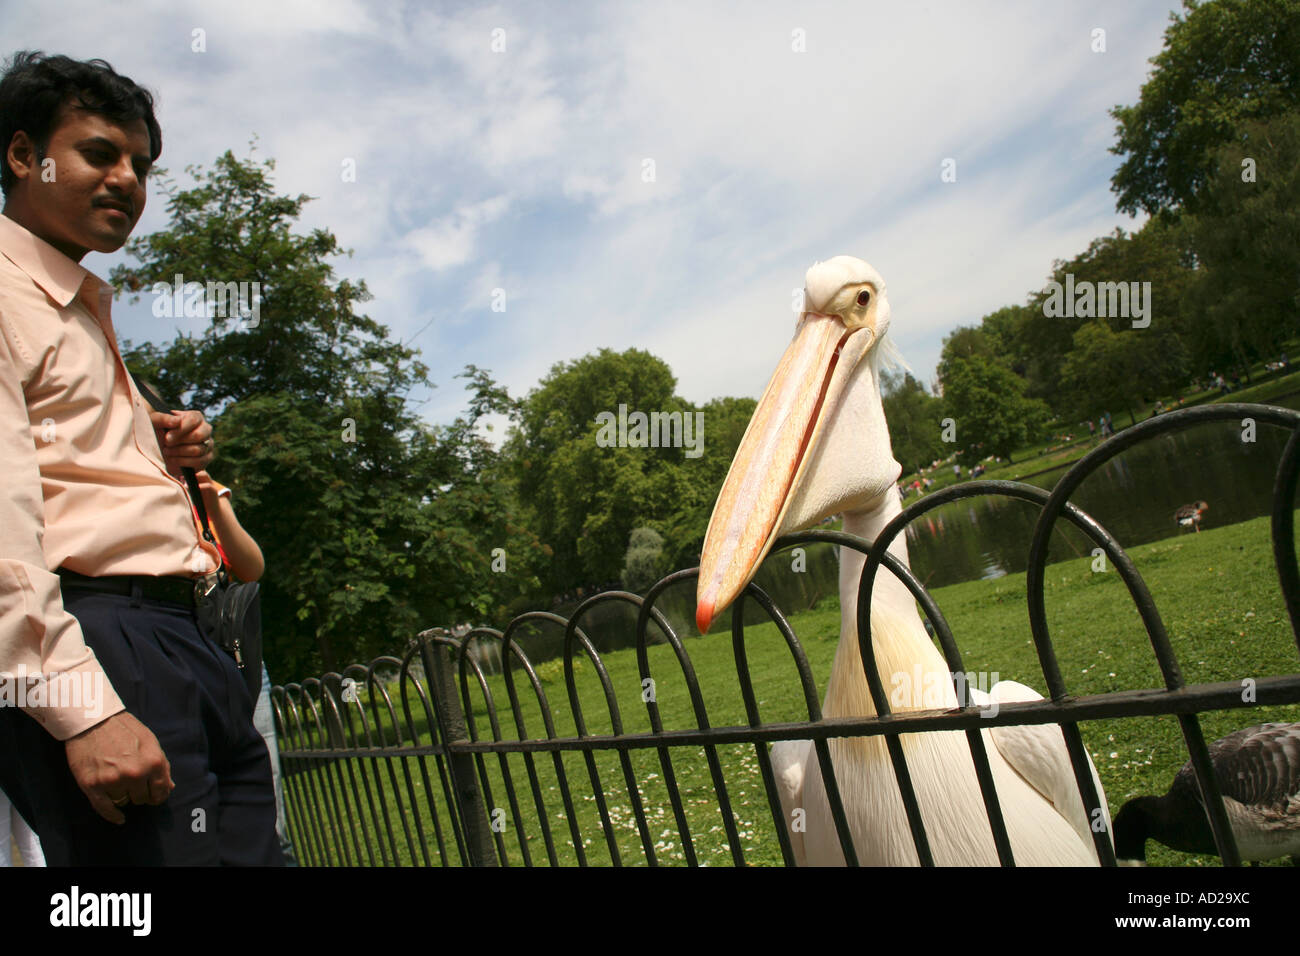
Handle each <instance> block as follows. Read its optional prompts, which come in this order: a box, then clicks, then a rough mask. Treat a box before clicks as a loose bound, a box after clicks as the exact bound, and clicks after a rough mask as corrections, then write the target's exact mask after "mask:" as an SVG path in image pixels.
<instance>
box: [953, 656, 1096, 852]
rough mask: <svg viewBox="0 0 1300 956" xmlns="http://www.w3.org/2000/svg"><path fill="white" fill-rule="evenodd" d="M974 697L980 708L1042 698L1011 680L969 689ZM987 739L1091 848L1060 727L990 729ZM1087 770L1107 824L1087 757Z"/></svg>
mask: <svg viewBox="0 0 1300 956" xmlns="http://www.w3.org/2000/svg"><path fill="white" fill-rule="evenodd" d="M970 694H971V699H972V701H973V702H974V703H975V704H977V705H979V706H987V705H988V704H989V703H991V702H992V701H996V702H997V703H999V704H1010V703H1017V702H1021V701H1034V700H1042V699H1043V697H1042V695H1041V694H1039V693H1038V692H1037V691H1035V690H1033V688H1030V687H1026V686H1025V685H1024V684H1018V683H1016V682H1015V681H1005V680H1004V681H1001V682H1000V683H998V684H996V685H994V687H993V689H992V691H991V693H989V694H985V693H984V692H982V691H980V690H978V689H976V688H971V690H970ZM985 734H986V736H987V737H989V738H991V739H992V741H993V744H994V746H995V747H997V749H998V753H1000V754H1001V755H1002V757H1003V759H1005V760H1006V762H1007V763H1008V764H1010V765H1011V768H1012V769H1013V770H1015V772H1016V773H1018V774H1019V775H1020V776H1021V777H1022V778H1024V780H1025V782H1026V783H1028V784H1029V785H1030V786H1031V787H1033V788H1034V789H1035V790H1037V791H1038V792H1039V793H1040V794H1042V795H1043V798H1044V799H1045V800H1047V801H1048V802H1049V803H1051V804H1052V806H1054V807H1055V808H1056V811H1057V812H1058V813H1059V814H1061V816H1063V817H1064V818H1065V819H1066V820H1067V821H1069V823H1070V826H1072V827H1073V828H1074V830H1075V832H1076V833H1078V834H1079V839H1081V840H1083V841H1084V844H1085V845H1086V846H1089V847H1091V846H1092V845H1093V842H1092V830H1091V829H1090V828H1089V826H1088V815H1087V813H1085V812H1084V808H1083V800H1082V798H1080V796H1079V785H1078V783H1077V782H1076V781H1075V779H1074V769H1073V768H1072V767H1071V765H1070V755H1069V752H1068V751H1067V750H1066V748H1065V737H1064V735H1063V734H1062V733H1061V728H1060V727H1058V726H1057V725H1055V724H1024V725H1021V726H1018V727H994V728H993V729H992V730H989V731H986V732H985ZM1088 769H1089V770H1091V771H1092V780H1093V783H1094V785H1095V786H1096V787H1097V795H1098V796H1099V797H1100V798H1101V807H1102V811H1103V813H1104V814H1105V820H1106V825H1107V826H1108V827H1109V825H1110V807H1109V806H1107V804H1106V792H1105V790H1103V789H1102V786H1101V780H1100V779H1099V778H1098V776H1097V768H1096V767H1094V766H1093V764H1092V760H1091V759H1089V760H1088Z"/></svg>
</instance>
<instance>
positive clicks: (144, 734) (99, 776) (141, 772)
mask: <svg viewBox="0 0 1300 956" xmlns="http://www.w3.org/2000/svg"><path fill="white" fill-rule="evenodd" d="M64 747H65V749H66V751H67V755H68V768H69V769H70V770H71V771H72V776H73V778H74V779H75V780H76V781H77V786H79V787H80V788H81V792H82V793H84V794H85V795H86V799H87V800H89V801H90V805H91V806H92V807H94V808H95V812H96V813H98V814H99V815H100V816H101V817H103V818H104V819H105V820H107V821H108V822H109V823H125V822H126V817H124V816H123V815H122V811H121V810H120V809H118V808H119V807H122V806H125V805H126V802H127V800H130V801H131V802H132V803H135V804H146V803H152V804H159V803H162V802H163V801H164V800H166V799H167V798H168V797H169V796H171V792H172V791H173V790H174V789H176V785H175V784H174V783H172V773H171V765H170V764H169V763H168V762H167V756H166V755H165V754H164V753H163V752H162V748H161V747H160V746H158V738H157V737H155V736H154V735H153V731H151V730H150V729H149V728H148V727H146V726H145V725H144V724H142V723H140V721H138V720H136V719H135V718H134V717H132V716H131V715H130V714H128V713H127V712H126V711H120V712H118V713H116V714H114V715H113V716H112V717H109V718H108V719H107V720H102V721H100V722H99V723H97V724H96V725H95V726H94V727H91V728H90V729H89V730H83V731H82V732H81V733H79V734H77V736H75V737H70V738H68V740H67V741H65V742H64Z"/></svg>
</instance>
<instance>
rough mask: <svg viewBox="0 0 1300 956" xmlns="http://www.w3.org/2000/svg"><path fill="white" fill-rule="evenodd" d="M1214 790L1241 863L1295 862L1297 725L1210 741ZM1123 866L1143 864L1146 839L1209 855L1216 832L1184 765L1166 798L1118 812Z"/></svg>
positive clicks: (1298, 853)
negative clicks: (1287, 858) (1285, 859)
mask: <svg viewBox="0 0 1300 956" xmlns="http://www.w3.org/2000/svg"><path fill="white" fill-rule="evenodd" d="M1210 763H1211V764H1212V765H1213V767H1214V776H1215V779H1216V780H1218V782H1219V791H1220V792H1221V793H1222V794H1223V802H1224V806H1225V809H1226V810H1227V811H1228V822H1229V824H1230V825H1231V826H1232V833H1233V835H1234V836H1235V837H1236V838H1237V849H1238V850H1240V851H1241V858H1242V859H1243V860H1272V859H1274V858H1276V857H1280V856H1290V857H1291V858H1292V859H1293V860H1295V862H1297V863H1300V724H1260V725H1259V726H1257V727H1247V728H1246V729H1245V730H1238V731H1237V732H1236V733H1232V734H1229V735H1228V736H1226V737H1224V738H1223V739H1222V740H1216V741H1215V742H1214V743H1212V744H1210ZM1113 829H1114V834H1115V854H1116V856H1118V857H1119V862H1120V863H1121V865H1129V866H1145V865H1146V858H1147V849H1146V844H1147V840H1149V839H1150V840H1157V841H1159V842H1160V843H1163V844H1164V845H1165V846H1167V847H1170V848H1171V849H1174V850H1182V851H1183V852H1185V853H1214V854H1217V853H1218V852H1219V851H1218V848H1217V847H1215V845H1214V834H1213V832H1212V831H1211V830H1210V819H1209V817H1207V816H1206V815H1205V804H1204V803H1203V802H1202V800H1201V788H1200V787H1199V786H1198V785H1197V783H1196V774H1195V773H1194V772H1193V771H1192V763H1191V761H1190V760H1189V761H1188V762H1187V763H1186V764H1184V765H1183V769H1182V770H1179V771H1178V773H1177V774H1176V775H1175V776H1174V782H1173V784H1172V785H1171V786H1170V787H1169V792H1168V793H1166V794H1165V795H1164V796H1163V797H1137V798H1135V799H1133V800H1130V801H1129V802H1128V803H1126V804H1124V806H1122V807H1120V811H1119V813H1118V814H1116V815H1115V825H1114V828H1113Z"/></svg>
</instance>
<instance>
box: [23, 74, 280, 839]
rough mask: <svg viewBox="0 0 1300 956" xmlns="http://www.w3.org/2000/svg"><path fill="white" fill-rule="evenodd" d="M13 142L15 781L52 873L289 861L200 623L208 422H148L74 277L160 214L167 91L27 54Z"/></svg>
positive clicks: (228, 667)
mask: <svg viewBox="0 0 1300 956" xmlns="http://www.w3.org/2000/svg"><path fill="white" fill-rule="evenodd" d="M0 147H3V149H4V153H3V157H2V158H3V163H0V167H2V168H0V188H2V189H3V192H4V197H5V198H4V208H3V215H0V460H3V461H4V462H5V463H6V469H7V471H8V473H7V474H6V477H5V493H4V494H3V495H0V681H4V680H5V679H6V677H7V675H16V676H15V677H14V678H13V679H11V680H9V681H8V683H9V687H8V688H7V694H6V696H3V697H0V700H3V701H4V702H5V703H9V704H11V706H7V707H0V787H2V788H3V789H4V790H6V791H7V792H8V793H9V795H10V797H11V798H12V799H13V800H14V803H15V805H16V806H17V807H18V808H19V811H20V812H21V813H22V814H23V816H24V817H25V818H27V820H28V821H29V822H31V823H32V824H33V825H34V827H35V829H36V831H37V833H38V834H39V835H40V837H41V842H42V845H43V847H44V850H45V854H46V858H47V860H48V861H49V863H50V864H51V865H67V864H111V863H125V864H142V865H159V864H194V865H205V864H255V865H261V864H279V863H282V862H283V860H282V858H281V856H280V853H279V850H278V846H277V842H276V836H275V829H274V822H275V803H274V797H273V794H272V791H271V786H270V770H269V764H268V759H267V753H266V747H265V746H264V745H263V742H262V739H261V737H260V736H259V735H258V734H257V732H256V730H254V728H253V725H252V701H251V700H250V699H249V694H248V690H247V688H246V687H245V686H244V682H243V681H242V680H241V679H240V677H239V672H238V670H237V668H236V666H235V664H234V661H233V660H232V659H231V658H230V657H229V655H227V654H225V653H224V652H223V651H221V649H220V648H218V647H217V646H216V645H215V644H214V643H213V642H212V640H210V639H209V637H208V636H207V635H204V634H203V633H202V632H201V631H200V630H199V629H198V627H197V624H196V621H195V616H194V606H195V600H196V598H195V588H194V583H195V581H196V580H202V578H203V577H204V575H206V574H210V573H211V572H212V571H214V570H215V569H216V567H217V566H218V557H217V553H216V550H215V549H214V548H212V547H211V545H209V544H208V543H207V542H205V541H204V540H203V539H202V537H201V533H200V531H199V528H198V525H197V523H196V521H195V519H194V516H193V512H192V510H191V508H190V504H189V499H188V496H187V493H186V490H185V486H184V484H183V483H182V482H181V481H179V480H178V479H177V477H176V476H177V475H179V474H180V470H181V468H182V467H186V466H188V467H193V468H196V469H198V468H202V467H204V466H206V465H207V463H208V462H209V461H211V460H212V457H213V452H214V446H213V442H212V438H211V432H212V429H211V427H210V426H209V425H208V424H207V423H206V422H205V421H204V420H203V416H202V414H201V413H199V412H195V411H185V412H174V413H173V414H171V415H164V414H160V413H153V414H152V415H151V414H150V412H149V411H148V410H147V409H148V406H147V405H146V404H145V403H144V402H143V400H142V399H141V397H140V395H139V393H138V392H137V391H136V389H135V388H134V386H133V385H132V383H131V381H130V377H129V375H128V374H127V370H126V367H125V366H124V365H123V363H122V359H121V356H120V354H119V352H118V348H117V341H116V337H115V334H114V331H113V325H112V319H111V315H110V306H111V303H112V289H111V287H110V286H108V285H107V284H106V283H104V282H102V281H101V280H100V279H98V278H96V277H95V276H93V275H92V274H91V273H89V272H88V271H87V270H86V269H84V268H83V267H81V266H80V265H78V263H79V262H80V261H81V259H82V258H83V257H84V256H85V255H86V253H87V252H91V251H95V252H113V251H115V250H117V249H119V248H121V247H122V245H123V243H125V242H126V239H127V237H128V236H129V235H130V234H131V230H132V229H133V228H134V227H135V224H136V223H137V222H138V221H139V218H140V215H141V213H142V212H143V210H144V204H145V199H146V192H145V182H146V177H147V175H148V172H149V169H150V167H151V166H152V164H153V162H154V161H155V160H156V159H157V158H158V155H159V154H160V152H161V149H162V145H161V135H160V130H159V127H158V122H157V120H156V119H155V117H154V113H153V101H152V98H151V97H150V95H149V94H148V93H147V92H146V91H145V90H143V89H141V88H140V87H138V86H137V85H136V84H135V83H133V82H132V81H131V80H129V79H127V78H125V77H122V76H119V75H118V74H117V73H115V72H114V71H113V69H112V67H110V66H109V65H108V64H107V63H104V62H103V61H101V60H92V61H89V62H86V63H79V62H76V61H73V60H70V59H68V58H67V57H56V56H50V57H46V56H43V55H41V54H39V53H20V54H18V55H16V56H15V57H14V58H13V60H12V62H11V64H10V66H9V69H8V70H7V71H6V72H5V74H4V76H3V77H2V78H0ZM24 674H25V675H29V676H30V675H41V676H40V679H39V680H31V679H28V680H23V679H21V676H20V675H24ZM5 691H6V688H3V687H0V693H4V692H5Z"/></svg>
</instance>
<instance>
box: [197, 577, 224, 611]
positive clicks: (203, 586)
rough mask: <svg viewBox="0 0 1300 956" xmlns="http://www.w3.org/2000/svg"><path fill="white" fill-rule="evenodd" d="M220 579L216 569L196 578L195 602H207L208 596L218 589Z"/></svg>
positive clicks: (199, 603) (198, 603) (200, 603)
mask: <svg viewBox="0 0 1300 956" xmlns="http://www.w3.org/2000/svg"><path fill="white" fill-rule="evenodd" d="M219 583H220V579H219V577H218V575H217V572H216V571H213V572H212V573H211V574H205V575H203V576H202V577H199V578H195V579H194V603H195V605H202V604H204V603H206V602H207V600H208V597H209V596H210V595H211V594H212V592H213V591H215V590H216V589H217V585H218V584H219Z"/></svg>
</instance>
